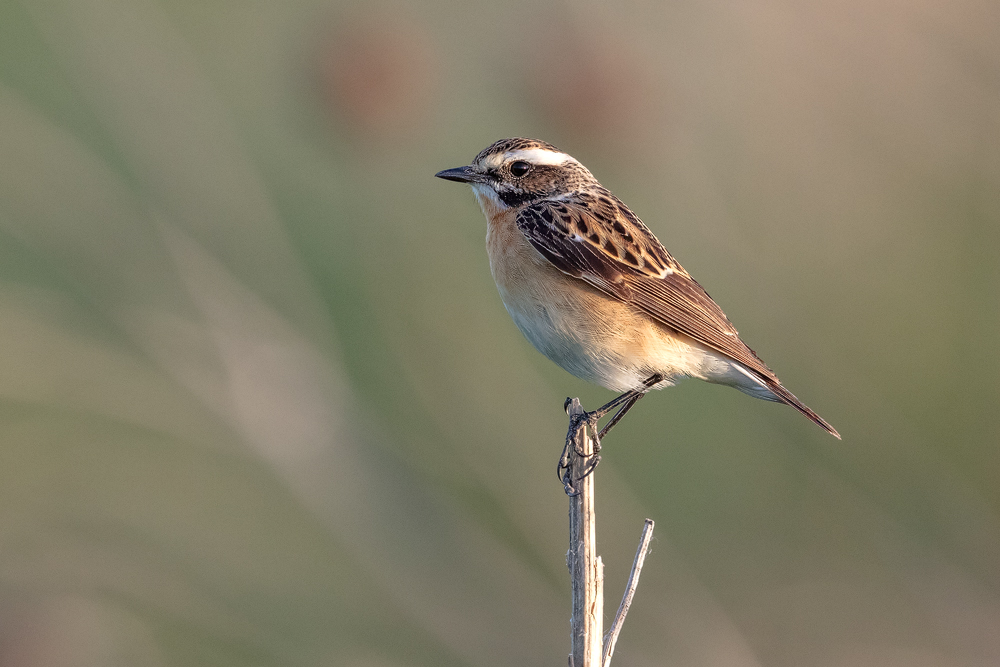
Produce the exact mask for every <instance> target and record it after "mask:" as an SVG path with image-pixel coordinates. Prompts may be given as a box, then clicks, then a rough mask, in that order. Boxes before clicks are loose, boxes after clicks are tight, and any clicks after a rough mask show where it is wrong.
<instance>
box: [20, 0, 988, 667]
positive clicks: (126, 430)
mask: <svg viewBox="0 0 1000 667" xmlns="http://www.w3.org/2000/svg"><path fill="white" fill-rule="evenodd" d="M997 18H998V17H997V10H996V8H995V7H993V6H992V5H990V4H989V3H977V2H974V1H972V0H968V1H963V2H960V3H958V4H955V3H952V4H949V5H944V4H934V3H917V4H912V5H907V6H905V7H904V6H899V5H894V4H891V3H874V4H872V3H868V4H859V3H841V4H833V5H829V4H827V5H822V6H819V5H817V6H813V5H808V4H801V3H799V4H796V3H781V2H756V3H751V4H747V5H742V6H739V7H735V6H733V7H723V6H719V7H715V6H707V5H702V4H697V3H688V4H686V5H683V4H682V5H676V4H675V5H663V6H660V5H655V6H654V5H649V4H644V3H628V4H625V5H616V6H614V7H612V6H608V7H598V6H583V5H566V4H556V3H537V4H529V3H519V4H515V5H497V4H495V3H493V4H491V3H464V4H461V5H455V4H449V3H431V2H426V3H377V4H371V3H346V2H322V3H321V2H314V1H312V0H302V1H300V2H296V3H275V2H260V3H253V4H247V3H231V2H221V1H216V0H213V1H211V2H182V1H172V2H159V3H158V2H152V1H149V2H147V1H139V2H124V1H121V0H75V1H74V2H61V1H58V0H32V1H27V2H12V1H0V425H2V427H0V428H2V432H3V440H2V443H0V475H2V477H3V478H2V480H0V526H2V528H0V665H3V666H6V665H18V666H21V665H24V666H35V665H46V666H56V667H60V666H63V665H66V666H69V665H74V666H75V665H114V664H123V665H124V664H161V665H198V664H205V665H227V664H231V665H272V664H273V665H279V664H280V665H325V664H331V665H350V666H364V667H368V666H375V665H379V666H381V665H409V664H414V665H417V664H426V665H431V664H433V665H451V664H454V665H459V664H477V665H479V664H482V665H492V664H497V665H499V664H541V663H549V662H553V661H561V660H563V659H564V656H565V654H566V646H567V642H566V635H567V626H566V620H567V612H566V608H567V598H568V585H567V584H568V582H567V581H566V574H565V570H564V566H563V555H564V553H565V545H564V542H565V514H564V507H565V505H564V502H565V500H564V498H563V497H562V491H561V489H560V487H559V485H558V484H557V483H556V481H555V480H554V478H553V477H554V476H553V474H552V473H553V467H554V459H555V456H556V455H557V453H558V449H559V442H560V440H561V438H562V436H563V429H564V427H565V424H564V418H563V417H562V416H561V412H560V410H559V405H560V404H561V400H562V398H563V397H565V396H567V395H579V396H581V397H582V398H583V400H584V403H585V404H587V405H595V404H597V403H599V402H603V400H605V399H606V398H607V392H605V391H604V390H601V389H599V388H595V387H590V386H587V385H586V384H585V383H582V382H581V381H579V380H576V379H574V378H571V377H569V376H567V375H566V374H565V373H563V372H562V371H561V370H559V369H558V368H555V367H554V366H553V365H552V364H551V363H550V362H548V361H547V360H545V359H544V358H542V357H541V356H540V355H538V354H537V353H536V352H534V351H533V350H532V349H531V348H530V346H529V345H528V344H527V343H526V342H525V341H524V340H522V339H521V338H520V335H519V334H518V333H517V331H516V329H515V328H514V327H513V325H512V324H511V322H510V321H509V318H508V317H507V315H506V313H505V312H504V310H503V307H502V304H501V303H500V301H499V298H498V297H497V295H496V291H495V287H494V286H493V284H492V280H491V278H490V275H489V270H488V267H487V264H486V259H485V253H484V249H483V235H484V223H483V221H482V219H481V214H480V213H479V212H478V210H477V209H476V206H475V204H474V202H473V200H472V198H471V197H470V196H469V194H468V193H463V192H462V191H460V190H459V189H458V188H456V187H453V186H449V184H446V183H440V182H437V181H434V180H433V179H432V174H433V173H434V172H436V171H437V170H439V169H442V168H446V167H451V166H457V165H460V164H465V163H466V162H467V161H468V160H469V159H470V158H471V157H472V156H473V155H474V154H475V153H476V152H477V151H478V150H479V149H481V148H482V147H483V146H485V145H487V144H488V143H489V142H491V141H493V140H494V139H497V138H499V137H502V136H513V135H527V136H538V137H539V138H544V139H547V140H549V141H552V142H554V143H555V144H556V145H559V146H560V147H562V148H564V149H565V150H567V151H569V152H571V153H572V154H574V155H575V156H576V157H578V158H580V159H581V160H582V161H583V162H584V163H585V164H587V165H588V166H589V167H590V168H591V169H592V171H594V173H595V174H597V175H598V177H599V178H601V180H602V181H603V182H604V183H605V184H606V185H608V186H609V187H611V188H612V189H613V190H614V191H615V192H616V193H618V194H619V195H620V196H622V197H623V199H625V200H626V201H628V202H629V203H630V204H631V205H632V206H633V208H634V209H635V210H636V211H637V212H638V213H639V214H640V215H641V216H642V217H643V218H644V219H645V220H646V221H647V223H648V224H649V225H650V226H651V227H652V228H653V229H654V231H655V232H656V233H657V234H658V235H659V236H660V238H661V239H662V240H663V241H664V242H665V244H666V245H667V246H668V247H669V248H670V249H671V251H672V252H674V254H675V255H676V256H678V258H679V259H680V260H681V262H682V263H683V264H684V265H685V267H686V268H688V269H689V270H690V271H691V272H692V273H693V274H694V275H696V276H697V277H698V278H699V280H700V281H701V282H702V283H703V284H704V285H705V286H706V287H707V289H708V290H709V292H710V293H712V295H713V296H714V297H716V299H717V300H718V301H719V303H720V304H721V305H722V306H723V307H724V308H725V309H726V311H727V313H728V314H729V315H730V317H731V318H732V319H733V321H734V322H736V323H737V325H738V326H739V327H740V330H741V333H742V334H743V335H744V337H745V338H746V340H747V341H748V342H749V343H750V345H751V346H752V347H754V348H755V349H756V350H757V351H758V352H759V353H760V354H761V356H762V357H763V358H765V359H766V360H768V362H769V363H770V364H771V365H772V366H773V367H774V368H775V369H776V370H777V372H778V373H779V375H780V377H782V379H783V380H784V381H785V383H786V384H787V385H788V386H789V387H790V388H792V390H793V391H795V392H796V393H797V394H798V395H799V396H801V397H802V398H803V399H804V400H805V401H806V402H807V403H809V404H810V405H812V406H813V407H814V408H816V409H817V410H818V411H819V412H820V413H821V414H823V415H824V416H825V417H826V418H828V419H829V420H830V421H831V422H832V423H833V424H835V425H836V426H837V427H838V429H840V431H841V432H842V433H843V434H844V436H845V438H844V442H843V443H842V444H840V443H835V442H832V441H831V439H829V438H827V437H825V436H824V435H823V434H822V433H821V432H819V430H818V429H815V427H813V426H811V425H810V424H809V423H808V422H806V421H805V420H803V419H801V418H800V417H799V416H798V415H796V414H795V413H794V412H793V411H791V410H788V409H783V408H782V407H781V406H775V405H770V404H765V403H763V402H760V401H752V400H750V399H748V398H747V397H745V396H742V395H740V394H738V393H737V392H732V391H729V390H726V389H724V388H719V387H711V386H704V385H697V384H692V385H682V386H680V387H678V388H676V389H671V390H669V391H666V392H663V393H660V394H657V395H656V396H652V397H650V398H647V399H646V400H645V401H643V402H642V403H641V404H640V406H639V407H638V408H637V409H636V411H634V412H633V413H632V414H631V416H630V417H629V419H628V420H627V421H626V422H624V423H623V424H622V426H620V427H619V429H618V430H616V432H615V434H614V436H613V437H612V438H611V440H610V441H609V442H608V443H607V448H606V450H605V456H604V463H603V464H602V467H601V479H600V487H601V488H600V490H599V493H600V495H601V522H600V533H601V535H600V540H601V551H602V554H603V556H604V559H605V562H606V563H607V580H608V596H609V600H612V599H614V596H615V595H617V594H618V593H617V591H618V590H619V588H620V586H621V585H623V583H624V579H625V574H626V569H627V567H628V565H629V563H630V562H631V555H632V552H633V550H634V544H635V540H636V539H637V537H638V531H639V528H640V527H641V521H642V519H643V518H644V517H645V516H651V517H652V518H654V519H656V520H657V522H658V525H659V528H658V533H659V536H658V542H657V544H656V545H654V553H653V555H652V557H651V560H650V561H648V565H647V568H646V570H645V571H644V572H645V573H644V582H643V588H642V590H640V592H639V594H638V597H637V600H636V603H635V606H634V611H633V613H632V614H631V615H630V620H629V627H628V629H627V630H626V631H625V633H624V636H623V637H622V641H621V643H620V645H619V648H618V650H617V651H616V654H617V656H618V658H617V660H618V661H619V662H621V663H622V664H635V665H647V664H648V665H654V664H655V665H662V664H685V665H721V664H725V665H797V666H799V665H823V666H827V665H830V666H833V665H836V666H840V665H844V666H846V665H880V666H881V665H907V666H908V667H909V666H914V665H916V666H924V665H928V666H930V665H934V666H937V665H942V666H943V665H949V666H950V665H962V666H965V665H969V666H979V665H989V664H995V663H997V662H998V661H1000V641H998V640H997V637H998V635H997V633H996V628H997V627H1000V600H998V595H1000V572H998V570H997V568H996V563H997V562H998V557H1000V521H998V509H1000V494H998V492H997V489H998V488H1000V484H998V482H1000V458H998V451H1000V449H998V447H997V443H998V442H1000V428H998V426H997V423H998V422H997V421H996V420H995V419H993V418H992V413H993V411H994V410H995V406H996V405H997V404H998V402H1000V380H998V378H1000V357H998V356H997V355H995V354H993V353H992V350H993V348H994V347H995V346H996V342H997V335H996V332H997V331H998V329H1000V326H998V325H1000V309H998V301H997V299H996V287H997V285H1000V268H998V266H1000V265H998V263H997V262H996V257H997V253H998V251H1000V195H998V192H1000V105H998V103H997V100H998V99H1000V97H998V92H1000V90H998V88H1000V85H998V81H1000V78H998V76H997V72H998V71H1000V52H998V46H997V42H996V40H995V39H994V37H995V35H994V34H993V32H992V31H991V29H990V28H989V26H991V25H995V24H996V19H997ZM611 604H612V603H611V602H609V606H611Z"/></svg>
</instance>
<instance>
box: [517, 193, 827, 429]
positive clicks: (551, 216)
mask: <svg viewBox="0 0 1000 667" xmlns="http://www.w3.org/2000/svg"><path fill="white" fill-rule="evenodd" d="M517 227H518V229H520V230H521V233H523V234H524V236H525V237H526V238H527V239H528V241H529V242H530V243H531V245H532V246H534V247H535V249H536V250H538V252H540V253H541V254H542V255H543V256H544V257H545V258H547V259H548V260H549V261H550V262H552V264H554V265H555V266H556V268H558V269H559V270H560V271H562V272H564V273H566V274H568V275H571V276H575V277H577V278H580V279H581V280H585V281H586V282H588V283H590V284H591V285H593V286H595V287H596V288H598V289H600V290H602V291H603V292H605V293H607V294H608V295H610V296H613V297H615V298H617V299H620V300H621V301H624V302H626V303H630V304H633V305H635V306H636V307H638V308H640V309H641V310H643V311H644V312H646V313H647V314H648V315H649V316H650V317H652V318H654V319H656V320H657V321H659V322H662V323H663V324H665V325H666V326H668V327H670V328H672V329H674V330H675V331H679V332H681V333H683V334H685V335H687V336H690V337H691V338H693V339H694V340H696V341H698V342H699V343H701V344H702V345H704V346H706V347H708V348H710V349H713V350H716V351H717V352H721V353H722V354H724V355H726V356H727V357H729V358H731V359H734V360H735V361H738V362H740V363H741V364H743V365H744V366H746V367H747V368H748V369H750V370H751V371H753V372H754V373H755V374H756V375H757V376H758V377H759V378H760V380H761V381H762V382H763V383H764V384H765V385H767V387H768V389H770V390H771V392H772V393H773V394H774V395H775V396H776V397H777V398H778V399H779V400H781V401H782V402H783V403H786V404H788V405H790V406H792V407H793V408H795V409H796V410H798V411H799V412H801V413H802V414H804V415H805V416H806V417H808V418H809V419H810V420H812V421H813V422H815V423H816V424H818V425H819V426H820V427H821V428H823V429H825V430H826V431H828V432H829V433H831V434H833V435H834V436H836V437H837V438H840V434H839V433H837V430H836V429H835V428H833V427H832V426H831V425H830V424H828V423H827V422H826V421H824V420H823V418H822V417H820V416H819V415H818V414H816V413H815V412H813V411H812V410H811V409H809V408H808V407H807V406H806V405H805V404H803V403H802V401H800V400H799V399H797V398H796V397H795V396H794V395H793V394H792V393H791V392H790V391H788V390H787V389H785V388H784V387H783V386H782V385H781V382H780V381H779V380H778V378H777V377H776V376H775V375H774V373H773V372H772V371H771V369H770V368H768V367H767V365H766V364H764V362H763V361H761V360H760V358H759V357H758V356H757V354H756V353H755V352H754V351H753V350H751V349H750V348H749V347H747V346H746V344H745V343H744V342H743V341H741V340H740V337H739V333H738V332H737V331H736V327H734V326H733V323H732V322H730V321H729V318H727V317H726V315H725V313H723V312H722V309H721V308H719V306H718V305H717V304H716V303H715V302H714V301H712V298H711V297H710V296H709V295H708V293H707V292H705V290H704V289H702V287H701V285H699V284H698V283H697V282H696V281H695V279H694V278H692V277H691V276H690V275H689V274H688V272H687V271H685V270H684V268H683V267H682V266H681V265H680V264H678V263H677V260H675V259H674V258H673V257H671V256H670V253H668V252H667V251H666V249H665V248H664V247H663V245H662V244H661V243H660V242H659V241H658V240H657V239H656V237H655V236H653V233H652V232H651V231H649V229H648V228H647V227H646V225H644V224H643V223H642V221H641V220H639V218H638V217H637V216H636V215H635V214H634V213H632V211H630V210H629V208H628V207H627V206H625V204H624V203H622V201H621V200H619V199H618V198H617V197H615V196H614V195H612V194H611V193H610V192H608V191H607V190H604V189H601V190H598V191H595V192H593V193H580V194H578V195H577V196H576V197H575V198H574V200H573V201H572V202H570V201H564V200H548V201H542V202H538V203H537V204H533V205H531V206H528V207H527V208H525V209H524V210H523V211H521V212H520V213H519V214H518V216H517Z"/></svg>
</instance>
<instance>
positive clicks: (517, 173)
mask: <svg viewBox="0 0 1000 667" xmlns="http://www.w3.org/2000/svg"><path fill="white" fill-rule="evenodd" d="M530 170H531V165H530V164H528V163H527V162H525V161H524V160H518V161H517V162H511V163H510V175H511V176H513V177H514V178H521V177H522V176H524V175H525V174H527V173H528V172H529V171H530Z"/></svg>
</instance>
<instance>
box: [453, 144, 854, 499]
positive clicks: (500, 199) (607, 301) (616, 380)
mask: <svg viewBox="0 0 1000 667" xmlns="http://www.w3.org/2000/svg"><path fill="white" fill-rule="evenodd" d="M435 176H437V177H438V178H442V179H445V180H448V181H456V182H458V183H466V184H468V185H470V186H471V187H472V191H473V193H474V194H475V196H476V200H477V201H478V203H479V206H480V208H481V209H482V211H483V214H484V215H485V216H486V221H487V225H486V249H487V254H488V256H489V263H490V271H491V273H492V274H493V278H494V280H495V281H496V284H497V288H498V290H499V292H500V297H501V299H502V300H503V303H504V306H505V307H506V308H507V312H508V313H509V314H510V316H511V318H513V320H514V323H515V324H516V325H517V328H518V329H520V330H521V333H523V334H524V336H525V338H527V339H528V341H530V342H531V344H532V345H533V346H534V347H535V348H536V349H537V350H538V351H539V352H541V353H542V354H543V355H545V356H546V357H548V358H549V359H550V360H552V361H553V362H555V363H556V364H558V365H559V366H561V367H562V368H563V369H565V370H566V371H568V372H569V373H571V374H573V375H575V376H577V377H579V378H582V379H583V380H587V381H589V382H592V383H594V384H597V385H600V386H603V387H605V388H607V389H611V390H612V391H616V392H623V393H622V394H621V395H620V396H618V397H617V398H615V399H614V400H613V401H611V402H609V403H608V404H606V405H605V406H602V407H601V408H599V409H598V410H595V411H593V412H589V413H586V421H588V422H590V423H591V425H593V424H596V419H598V418H601V417H603V416H605V415H607V414H609V413H610V412H611V411H612V410H614V409H618V412H617V413H616V414H615V415H614V416H613V417H612V419H611V420H610V421H609V422H608V424H607V425H606V426H605V427H604V429H602V430H601V431H600V432H599V433H597V436H598V437H597V438H596V444H597V446H599V442H600V438H602V437H603V436H605V435H606V434H607V432H608V431H609V430H610V429H611V427H612V426H614V425H615V424H616V423H618V421H619V420H620V419H621V418H622V417H623V416H624V414H625V413H626V412H627V411H628V410H629V409H630V408H631V407H632V406H634V405H635V403H636V401H638V400H639V399H640V398H642V397H643V396H645V394H646V393H647V392H649V391H650V390H652V389H663V388H665V387H669V386H672V385H674V384H676V383H677V382H679V381H680V380H682V379H685V378H697V379H699V380H704V381H707V382H711V383H715V384H721V385H728V386H730V387H734V388H736V389H738V390H739V391H741V392H743V393H745V394H748V395H750V396H753V397H754V398H760V399H764V400H768V401H776V402H779V403H784V404H786V405H790V406H791V407H793V408H795V409H796V410H798V411H799V412H800V413H802V414H803V415H805V416H806V417H807V418H808V419H810V420H811V421H812V422H814V423H815V424H817V425H819V426H820V427H821V428H822V429H824V430H825V431H827V432H828V433H830V434H831V435H833V436H835V437H837V438H838V439H839V438H840V434H839V433H838V432H837V430H836V429H835V428H833V426H831V425H830V424H829V423H827V422H826V421H825V420H824V419H823V418H822V417H820V416H819V415H818V414H816V413H815V412H813V411H812V410H811V409H810V408H808V407H807V406H806V405H805V404H804V403H802V401H800V400H799V399H798V398H796V397H795V396H794V395H793V394H792V393H791V392H790V391H788V390H787V389H786V388H785V387H784V386H783V385H782V384H781V382H780V381H779V380H778V377H777V376H776V375H775V374H774V372H773V371H772V370H771V369H770V368H768V366H767V365H766V364H765V363H764V362H763V361H762V360H761V359H760V357H758V356H757V354H756V353H755V352H754V351H753V350H752V349H750V348H749V347H748V346H747V345H746V344H745V343H744V342H743V341H742V340H741V339H740V336H739V333H738V332H737V330H736V328H735V327H734V326H733V324H732V322H730V321H729V318H728V317H726V315H725V313H723V312H722V309H721V308H720V307H719V306H718V305H717V304H716V303H715V301H713V300H712V298H711V297H710V296H709V295H708V293H707V292H706V291H705V290H704V289H703V288H702V286H701V285H699V284H698V283H697V282H696V281H695V279H694V278H692V277H691V275H690V274H689V273H688V272H687V271H685V270H684V268H683V267H682V266H681V265H680V264H679V263H678V262H677V260H675V259H674V258H673V256H671V254H670V253H669V252H667V249H666V248H664V246H663V244H662V243H660V241H659V240H658V239H657V238H656V236H654V235H653V232H651V231H650V229H649V228H648V227H647V226H646V225H645V224H643V222H642V221H641V220H640V219H639V217H638V216H637V215H636V214H635V213H633V212H632V210H631V209H630V208H629V207H628V206H626V205H625V203H624V202H622V200H620V199H619V198H618V197H616V196H615V195H614V194H612V193H611V191H610V190H608V189H607V188H605V187H604V186H603V185H601V183H600V182H599V181H598V180H597V179H596V178H595V177H594V175H593V174H592V173H591V172H590V171H589V170H588V169H587V168H586V167H584V166H583V165H582V164H581V163H580V162H579V161H578V160H576V159H575V158H573V157H572V156H570V155H568V154H567V153H565V152H563V151H561V150H560V149H558V148H556V147H555V146H553V145H552V144H549V143H547V142H545V141H539V140H537V139H527V138H522V137H515V138H511V139H501V140H499V141H496V142H494V143H492V144H490V145H489V146H488V147H486V148H485V149H483V150H482V151H480V153H479V154H478V155H477V156H476V158H475V159H474V160H473V161H472V163H471V164H470V165H468V166H464V167H456V168H454V169H445V170H444V171H440V172H438V173H437V174H435ZM568 446H569V445H567V447H568ZM564 463H565V451H564V456H563V458H562V459H561V463H560V465H561V469H562V465H563V464H564ZM595 465H596V463H595ZM569 488H570V487H569V485H567V490H569Z"/></svg>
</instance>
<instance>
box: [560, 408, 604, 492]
mask: <svg viewBox="0 0 1000 667" xmlns="http://www.w3.org/2000/svg"><path fill="white" fill-rule="evenodd" d="M571 404H572V399H569V398H567V399H566V403H565V404H564V406H563V407H564V408H565V409H566V411H567V412H569V411H570V410H569V407H570V405H571ZM604 414H606V413H603V412H601V411H600V410H595V411H593V412H576V413H571V414H570V420H569V430H568V431H567V432H566V444H565V446H564V447H563V451H562V454H561V455H560V456H559V464H558V466H557V468H556V474H557V475H558V477H559V481H561V482H562V483H563V487H564V488H565V490H566V494H567V495H570V496H575V495H577V494H578V493H579V492H580V491H579V489H578V488H577V486H576V485H577V483H579V482H580V481H581V480H582V479H584V478H586V477H587V475H589V474H590V473H592V472H594V469H595V468H596V467H597V464H599V463H600V462H601V456H600V451H601V438H600V433H599V432H598V429H597V421H598V420H599V419H600V418H601V417H603V416H604ZM587 429H590V433H591V434H592V435H591V440H592V442H593V450H592V451H589V452H588V451H587V450H588V449H589V448H587V447H586V445H585V440H584V439H585V438H586V437H587Z"/></svg>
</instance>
